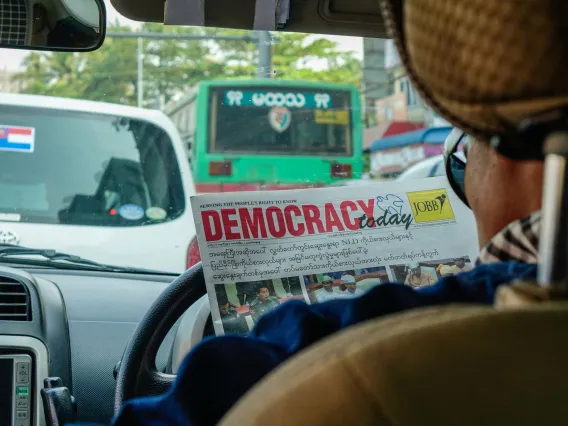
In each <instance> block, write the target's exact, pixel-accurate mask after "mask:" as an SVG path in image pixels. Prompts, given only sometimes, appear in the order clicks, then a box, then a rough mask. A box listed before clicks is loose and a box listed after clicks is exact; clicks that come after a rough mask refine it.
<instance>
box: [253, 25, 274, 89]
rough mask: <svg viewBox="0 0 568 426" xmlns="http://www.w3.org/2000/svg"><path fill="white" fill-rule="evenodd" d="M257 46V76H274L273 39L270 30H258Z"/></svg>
mask: <svg viewBox="0 0 568 426" xmlns="http://www.w3.org/2000/svg"><path fill="white" fill-rule="evenodd" d="M257 34H258V35H257V37H256V40H257V42H256V47H257V49H258V66H257V68H256V76H257V77H258V78H271V77H272V69H271V68H272V40H271V38H270V33H269V32H268V31H257Z"/></svg>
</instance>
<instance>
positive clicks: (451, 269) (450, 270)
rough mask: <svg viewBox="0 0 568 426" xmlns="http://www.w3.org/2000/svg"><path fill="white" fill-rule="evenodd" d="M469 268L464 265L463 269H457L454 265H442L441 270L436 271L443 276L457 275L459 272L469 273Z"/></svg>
mask: <svg viewBox="0 0 568 426" xmlns="http://www.w3.org/2000/svg"><path fill="white" fill-rule="evenodd" d="M471 269H472V268H471V266H469V265H465V266H464V267H463V268H458V267H457V266H456V265H452V266H450V265H442V267H441V268H439V269H438V271H439V272H440V275H442V276H444V275H456V274H459V273H461V272H467V271H471Z"/></svg>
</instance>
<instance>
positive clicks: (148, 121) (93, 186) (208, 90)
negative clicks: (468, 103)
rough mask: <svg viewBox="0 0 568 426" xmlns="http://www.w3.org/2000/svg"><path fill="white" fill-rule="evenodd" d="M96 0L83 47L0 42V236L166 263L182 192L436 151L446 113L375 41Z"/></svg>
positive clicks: (179, 259) (179, 225)
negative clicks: (205, 22) (94, 23)
mask: <svg viewBox="0 0 568 426" xmlns="http://www.w3.org/2000/svg"><path fill="white" fill-rule="evenodd" d="M105 4H106V7H107V15H108V16H107V18H108V19H107V38H106V40H105V42H104V44H103V45H102V47H101V48H100V49H98V50H96V51H94V52H89V53H68V52H42V51H26V50H13V49H2V52H1V53H2V56H1V57H0V91H1V92H3V96H2V97H0V244H18V245H21V246H23V247H28V248H40V249H53V250H57V251H58V252H62V253H67V254H71V255H77V256H81V257H82V258H84V259H88V260H92V261H95V262H99V263H105V264H110V265H116V266H124V267H139V268H146V269H153V270H161V271H167V272H174V273H181V272H183V271H184V270H186V269H187V268H188V267H189V266H191V265H193V264H195V263H196V262H198V261H199V260H200V253H199V248H198V246H197V244H196V238H195V237H196V225H195V223H194V221H193V215H192V211H191V208H190V204H189V202H190V198H191V197H192V196H194V195H197V194H204V193H215V192H232V191H265V190H270V191H275V190H280V189H297V188H312V187H328V186H333V187H341V186H344V185H346V186H353V185H359V184H360V183H363V184H365V183H373V182H375V181H377V180H383V181H384V180H387V179H395V178H396V177H397V176H399V175H400V174H401V173H402V172H404V170H406V169H408V168H409V167H411V166H413V165H415V164H418V163H420V162H421V161H423V160H426V159H428V158H430V157H433V156H436V155H439V154H441V152H442V148H443V143H441V142H443V140H444V134H445V133H444V132H447V128H448V123H446V122H444V121H443V120H442V119H441V118H440V117H438V116H437V115H436V114H435V113H433V111H432V110H431V109H430V108H429V107H427V106H426V105H425V104H424V103H423V102H422V100H421V99H420V97H419V95H418V92H417V91H416V90H415V89H414V88H413V87H412V85H411V84H410V81H409V79H408V76H406V74H405V71H404V69H403V67H402V65H401V63H400V59H399V58H398V56H397V55H396V52H395V49H394V45H393V44H392V42H390V41H386V40H378V39H371V38H360V37H344V36H335V35H328V34H300V33H290V32H265V31H246V30H235V29H220V28H199V27H183V26H164V25H163V24H160V23H141V22H134V21H131V20H128V19H126V18H124V17H123V16H121V15H120V14H119V13H118V12H117V11H116V10H115V9H114V8H113V7H112V4H111V3H110V2H109V1H105ZM48 30H49V28H44V29H43V30H42V31H44V32H46V31H47V32H49V31H48ZM24 95H25V96H24ZM29 95H33V97H29ZM85 101H88V102H87V103H85ZM125 107H128V108H126V109H124V108H125ZM433 128H434V129H437V132H434V133H435V134H434V133H431V134H429V135H426V133H424V132H425V131H427V130H431V129H433ZM409 135H412V136H409ZM400 137H402V139H396V138H400ZM393 138H395V139H394V140H393ZM385 159H389V160H388V161H386V160H385ZM347 190H348V189H347ZM0 263H1V262H0Z"/></svg>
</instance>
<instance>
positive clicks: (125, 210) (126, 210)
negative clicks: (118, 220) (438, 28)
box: [118, 204, 144, 220]
mask: <svg viewBox="0 0 568 426" xmlns="http://www.w3.org/2000/svg"><path fill="white" fill-rule="evenodd" d="M118 214H119V215H120V216H122V217H123V218H125V219H127V220H140V219H142V218H143V217H144V210H142V207H140V206H137V205H136V204H125V205H124V206H122V207H121V208H119V209H118Z"/></svg>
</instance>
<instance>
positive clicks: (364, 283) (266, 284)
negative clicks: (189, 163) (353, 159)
mask: <svg viewBox="0 0 568 426" xmlns="http://www.w3.org/2000/svg"><path fill="white" fill-rule="evenodd" d="M191 204H192V209H193V214H194V217H195V222H196V226H197V236H198V242H199V248H200V251H201V258H202V264H203V272H204V275H205V282H206V284H207V291H208V296H209V300H210V303H211V315H212V319H213V325H214V328H215V332H216V334H219V335H221V334H226V333H237V334H246V333H248V332H249V331H250V330H251V329H252V327H253V326H254V324H255V322H256V321H258V318H259V317H260V316H262V315H263V314H265V313H266V312H268V311H270V310H272V309H274V308H275V307H277V306H279V305H280V304H282V303H286V302H287V301H289V300H301V301H303V302H305V303H308V304H313V303H320V302H323V301H326V300H332V299H340V298H349V297H356V296H358V295H360V294H363V293H364V292H365V291H367V290H368V289H369V288H371V287H374V286H376V285H381V284H383V283H387V282H399V283H403V284H406V285H409V286H412V287H421V286H426V285H431V284H433V283H434V282H435V281H436V280H437V279H438V278H440V277H442V276H444V275H447V274H456V273H459V272H462V271H467V270H469V269H471V268H472V266H473V263H474V262H475V258H476V256H477V254H478V246H477V230H476V226H475V221H474V218H473V215H472V213H471V211H470V210H469V209H468V208H467V207H466V206H465V205H464V204H463V203H462V202H461V201H460V200H459V199H458V198H457V196H456V195H455V194H454V193H453V191H452V190H451V188H450V187H449V183H448V180H447V179H446V178H445V177H436V178H428V179H416V180H408V181H402V182H397V181H394V182H392V181H391V182H378V183H372V184H367V185H360V186H348V187H333V188H319V189H300V190H285V191H271V192H237V193H223V194H207V195H199V196H195V197H192V199H191Z"/></svg>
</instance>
